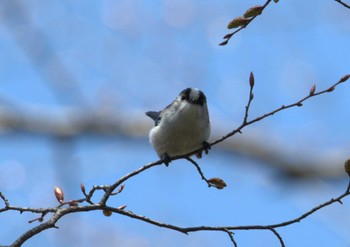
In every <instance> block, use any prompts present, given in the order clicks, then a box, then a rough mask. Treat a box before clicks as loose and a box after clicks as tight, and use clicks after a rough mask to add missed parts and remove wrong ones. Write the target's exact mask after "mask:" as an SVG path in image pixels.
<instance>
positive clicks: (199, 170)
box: [186, 157, 212, 187]
mask: <svg viewBox="0 0 350 247" xmlns="http://www.w3.org/2000/svg"><path fill="white" fill-rule="evenodd" d="M186 159H187V160H188V161H189V162H191V163H192V164H193V165H194V166H195V167H196V168H197V171H198V173H199V175H200V176H201V178H202V180H204V181H205V182H206V183H207V184H208V187H211V186H212V185H211V184H210V183H209V181H208V179H207V178H206V177H205V176H204V174H203V172H202V170H201V168H200V167H199V165H198V164H197V162H195V161H194V160H193V159H191V158H190V157H186Z"/></svg>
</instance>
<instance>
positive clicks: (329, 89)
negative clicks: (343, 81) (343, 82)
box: [327, 86, 335, 92]
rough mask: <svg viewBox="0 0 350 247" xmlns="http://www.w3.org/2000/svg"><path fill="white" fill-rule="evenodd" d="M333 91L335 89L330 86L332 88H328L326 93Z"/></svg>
mask: <svg viewBox="0 0 350 247" xmlns="http://www.w3.org/2000/svg"><path fill="white" fill-rule="evenodd" d="M334 89H335V87H334V86H332V87H330V88H328V90H327V92H332V91H333V90H334Z"/></svg>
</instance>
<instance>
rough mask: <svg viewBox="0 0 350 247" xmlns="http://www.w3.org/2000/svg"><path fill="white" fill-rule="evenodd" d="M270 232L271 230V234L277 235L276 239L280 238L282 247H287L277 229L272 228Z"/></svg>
mask: <svg viewBox="0 0 350 247" xmlns="http://www.w3.org/2000/svg"><path fill="white" fill-rule="evenodd" d="M269 230H270V231H271V232H273V234H275V236H276V237H277V238H278V240H279V241H280V244H281V246H282V247H286V245H285V243H284V241H283V239H282V237H281V235H280V234H279V233H278V232H277V231H276V229H275V228H270V229H269Z"/></svg>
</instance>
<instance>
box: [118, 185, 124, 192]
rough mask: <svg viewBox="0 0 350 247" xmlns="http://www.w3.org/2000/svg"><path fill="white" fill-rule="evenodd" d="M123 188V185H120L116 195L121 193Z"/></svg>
mask: <svg viewBox="0 0 350 247" xmlns="http://www.w3.org/2000/svg"><path fill="white" fill-rule="evenodd" d="M124 187H125V184H122V185H120V187H119V189H118V193H120V192H122V191H123V189H124Z"/></svg>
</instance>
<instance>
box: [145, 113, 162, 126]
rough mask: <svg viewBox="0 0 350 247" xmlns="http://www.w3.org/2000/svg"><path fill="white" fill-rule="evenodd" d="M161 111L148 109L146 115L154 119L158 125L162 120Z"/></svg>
mask: <svg viewBox="0 0 350 247" xmlns="http://www.w3.org/2000/svg"><path fill="white" fill-rule="evenodd" d="M160 113H161V111H148V112H146V115H147V116H149V117H150V118H152V119H153V121H154V125H155V126H157V125H158V123H159V121H160Z"/></svg>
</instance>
